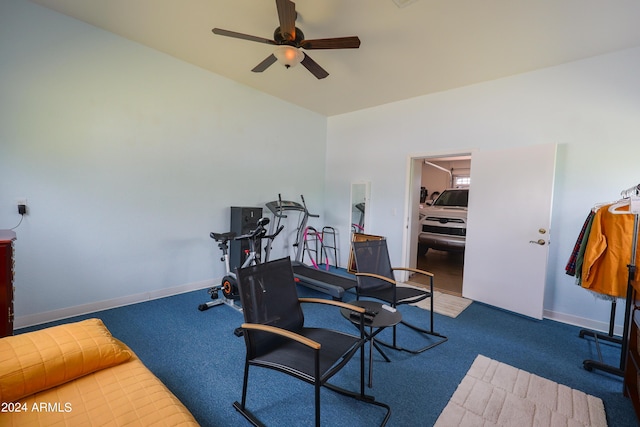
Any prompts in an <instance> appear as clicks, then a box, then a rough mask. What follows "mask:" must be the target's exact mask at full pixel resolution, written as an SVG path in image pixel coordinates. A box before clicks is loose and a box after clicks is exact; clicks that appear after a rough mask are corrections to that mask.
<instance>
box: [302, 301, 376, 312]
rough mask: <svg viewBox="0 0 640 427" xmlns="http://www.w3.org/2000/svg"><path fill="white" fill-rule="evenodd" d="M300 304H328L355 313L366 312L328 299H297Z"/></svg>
mask: <svg viewBox="0 0 640 427" xmlns="http://www.w3.org/2000/svg"><path fill="white" fill-rule="evenodd" d="M298 301H300V302H309V303H315V304H328V305H335V306H336V307H340V308H346V309H348V310H351V311H355V312H356V313H364V312H366V310H365V309H364V308H362V307H358V306H357V305H352V304H348V303H346V302H342V301H334V300H330V299H322V298H298Z"/></svg>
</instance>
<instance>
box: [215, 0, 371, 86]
mask: <svg viewBox="0 0 640 427" xmlns="http://www.w3.org/2000/svg"><path fill="white" fill-rule="evenodd" d="M276 7H277V9H278V19H279V21H280V26H279V27H278V28H276V29H275V31H274V32H273V40H269V39H265V38H262V37H256V36H250V35H248V34H242V33H236V32H235V31H229V30H223V29H222V28H214V29H213V30H212V31H213V33H214V34H218V35H220V36H227V37H234V38H238V39H243V40H249V41H254V42H258V43H265V44H271V45H275V46H278V48H277V49H276V50H275V52H274V53H272V54H271V55H269V56H268V57H267V58H266V59H265V60H264V61H262V62H261V63H259V64H258V65H256V66H255V67H254V68H253V69H252V70H251V71H253V72H254V73H261V72H263V71H264V70H266V69H267V68H269V66H271V65H272V64H273V63H274V62H276V61H280V62H281V63H283V64H284V66H285V67H287V68H289V67H292V66H295V65H296V64H298V63H300V64H302V65H303V66H304V67H305V68H306V69H307V70H309V71H310V72H311V74H313V75H314V76H316V77H317V78H318V79H324V78H325V77H327V76H328V75H329V73H328V72H326V71H325V70H324V69H323V68H322V67H321V66H320V65H318V63H317V62H315V61H314V60H313V59H311V57H310V56H309V55H307V54H306V53H303V52H302V51H301V50H300V48H302V49H305V50H310V49H357V48H358V47H360V39H359V38H358V37H356V36H351V37H336V38H329V39H315V40H305V38H304V34H303V33H302V31H301V30H300V29H299V28H298V27H296V26H295V22H296V17H297V13H296V5H295V3H294V2H292V1H290V0H276Z"/></svg>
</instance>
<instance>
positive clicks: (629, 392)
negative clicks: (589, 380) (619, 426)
mask: <svg viewBox="0 0 640 427" xmlns="http://www.w3.org/2000/svg"><path fill="white" fill-rule="evenodd" d="M632 301H635V304H633V305H632V307H638V304H639V303H640V283H638V282H633V298H632ZM625 366H626V369H625V374H624V395H625V396H627V397H628V398H630V399H631V402H632V403H633V409H634V410H635V411H636V417H637V418H638V421H639V422H640V308H634V309H633V310H632V312H631V328H630V330H629V346H628V348H627V358H626V363H625Z"/></svg>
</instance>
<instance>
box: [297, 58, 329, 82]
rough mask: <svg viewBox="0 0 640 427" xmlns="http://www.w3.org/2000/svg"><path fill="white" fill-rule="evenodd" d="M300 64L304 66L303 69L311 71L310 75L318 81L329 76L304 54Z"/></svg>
mask: <svg viewBox="0 0 640 427" xmlns="http://www.w3.org/2000/svg"><path fill="white" fill-rule="evenodd" d="M300 63H301V64H302V65H304V68H306V69H307V70H309V71H311V74H313V75H314V76H316V78H318V79H324V78H325V77H327V76H328V75H329V73H327V72H326V71H325V69H324V68H322V67H321V66H319V65H318V63H317V62H316V61H314V60H313V59H311V57H310V56H309V55H307V54H306V53H305V54H304V59H303V60H302V62H300Z"/></svg>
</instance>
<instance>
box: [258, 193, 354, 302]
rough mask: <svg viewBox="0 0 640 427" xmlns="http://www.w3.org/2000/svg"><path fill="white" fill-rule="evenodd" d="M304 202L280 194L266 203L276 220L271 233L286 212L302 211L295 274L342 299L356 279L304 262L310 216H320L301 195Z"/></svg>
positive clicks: (304, 282)
mask: <svg viewBox="0 0 640 427" xmlns="http://www.w3.org/2000/svg"><path fill="white" fill-rule="evenodd" d="M300 198H301V199H302V203H298V202H293V201H289V200H282V197H281V196H280V195H278V200H276V201H273V202H268V203H266V207H267V209H269V211H271V213H272V214H273V216H274V221H271V223H270V225H269V234H271V233H272V231H273V230H272V228H273V229H275V228H277V227H278V226H279V225H280V220H281V219H283V218H286V217H287V214H286V212H291V211H293V212H302V213H303V215H302V219H301V220H300V224H298V234H297V236H296V243H295V246H296V255H295V260H293V261H292V262H291V264H292V266H293V274H294V276H295V277H296V279H298V281H299V283H300V284H301V285H303V286H306V287H308V288H311V289H315V290H316V291H319V292H322V293H325V294H328V295H330V296H331V297H332V298H333V299H334V300H341V299H342V297H343V295H344V293H345V291H346V290H348V289H351V288H354V287H355V286H356V279H355V278H351V277H347V276H343V275H341V274H336V273H332V272H330V271H325V270H319V269H317V268H314V267H312V266H309V265H306V264H304V263H303V262H302V257H303V253H304V230H305V229H306V228H307V222H308V221H309V218H319V217H320V215H316V214H311V213H309V211H308V210H307V206H306V203H305V201H304V196H302V195H301V196H300ZM270 251H271V246H270V245H269V246H267V248H266V257H265V259H269V252H270Z"/></svg>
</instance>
